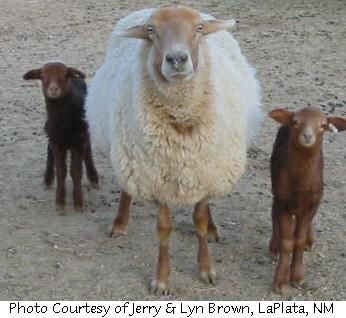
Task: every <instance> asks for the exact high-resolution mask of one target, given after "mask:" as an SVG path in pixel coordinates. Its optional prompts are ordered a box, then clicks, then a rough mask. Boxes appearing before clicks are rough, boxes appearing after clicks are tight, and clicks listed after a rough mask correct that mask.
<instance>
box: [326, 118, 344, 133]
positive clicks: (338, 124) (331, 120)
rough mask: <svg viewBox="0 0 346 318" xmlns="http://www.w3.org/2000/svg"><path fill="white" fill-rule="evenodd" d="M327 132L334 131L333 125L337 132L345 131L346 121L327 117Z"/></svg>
mask: <svg viewBox="0 0 346 318" xmlns="http://www.w3.org/2000/svg"><path fill="white" fill-rule="evenodd" d="M328 124H329V130H330V131H335V129H333V127H332V126H331V125H333V126H334V127H335V128H336V129H337V130H338V131H343V130H346V119H344V118H341V117H328Z"/></svg>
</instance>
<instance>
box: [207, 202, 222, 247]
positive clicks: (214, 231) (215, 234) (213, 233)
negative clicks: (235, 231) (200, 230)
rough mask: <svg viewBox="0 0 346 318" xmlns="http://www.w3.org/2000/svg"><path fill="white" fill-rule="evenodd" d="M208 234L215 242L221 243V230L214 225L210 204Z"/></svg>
mask: <svg viewBox="0 0 346 318" xmlns="http://www.w3.org/2000/svg"><path fill="white" fill-rule="evenodd" d="M208 234H209V236H210V237H212V238H213V239H214V240H215V242H220V233H219V229H218V228H217V226H216V225H215V223H214V220H213V217H212V215H211V210H210V206H209V204H208Z"/></svg>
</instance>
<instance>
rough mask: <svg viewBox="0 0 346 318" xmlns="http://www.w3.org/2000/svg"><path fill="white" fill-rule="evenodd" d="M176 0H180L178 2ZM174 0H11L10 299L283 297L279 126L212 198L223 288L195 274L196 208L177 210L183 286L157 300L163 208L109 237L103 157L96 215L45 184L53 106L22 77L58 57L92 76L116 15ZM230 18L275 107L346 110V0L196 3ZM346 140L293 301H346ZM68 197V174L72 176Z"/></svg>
mask: <svg viewBox="0 0 346 318" xmlns="http://www.w3.org/2000/svg"><path fill="white" fill-rule="evenodd" d="M176 2H177V1H176ZM163 3H166V1H149V0H148V1H146V0H141V1H125V0H118V1H117V0H103V1H98V0H85V1H82V0H75V1H68V0H61V1H53V0H27V1H25V2H24V1H22V0H0V12H1V19H0V74H1V75H0V107H1V112H0V136H1V137H0V160H1V161H0V202H1V203H0V216H1V222H0V300H9V299H12V300H15V299H16V300H21V299H22V300H35V299H40V300H56V299H64V300H84V299H88V300H153V299H177V300H208V299H209V300H278V299H282V297H281V296H278V295H276V294H274V293H273V292H272V290H271V283H272V279H273V273H274V268H275V263H273V262H272V260H271V258H270V257H269V253H268V241H269V238H270V233H271V221H270V206H271V192H270V176H269V169H268V167H269V157H270V151H271V147H272V143H273V140H274V133H275V131H276V129H277V125H276V124H275V123H274V122H272V121H270V120H268V119H267V118H266V119H265V120H264V123H263V127H262V130H261V134H260V137H259V139H258V142H257V144H256V145H257V148H256V150H255V151H252V152H250V153H249V161H248V170H247V173H246V174H245V175H244V177H243V178H242V180H241V182H240V183H239V185H238V186H237V187H236V188H235V189H234V191H233V192H232V193H231V194H230V195H228V196H227V197H225V198H223V199H221V200H217V201H214V202H213V205H212V207H213V214H214V217H215V220H216V222H217V223H218V224H219V226H220V230H221V234H222V241H221V243H210V248H211V250H212V253H213V257H214V260H215V267H216V270H217V272H218V277H219V280H218V283H217V285H215V286H207V285H204V284H203V283H202V282H200V281H199V279H198V275H197V261H196V253H197V238H196V234H195V230H194V226H193V222H192V207H186V208H180V209H175V210H174V221H175V231H174V233H173V235H172V239H171V246H170V252H171V255H172V275H171V287H172V294H171V295H170V296H167V297H163V296H153V295H150V294H149V292H148V282H149V279H150V278H151V277H152V274H153V273H154V268H155V266H156V258H157V253H158V250H157V247H158V240H157V238H156V218H155V217H156V212H157V209H156V207H155V206H152V205H150V204H147V203H141V202H136V203H135V205H134V206H133V207H132V212H133V214H132V220H131V224H130V227H129V231H128V235H127V236H126V237H120V238H116V239H114V238H108V237H107V235H106V234H107V229H108V226H109V225H110V223H111V222H112V220H113V217H114V215H115V212H116V209H117V206H118V199H119V187H118V186H117V183H116V180H115V177H114V174H113V171H112V169H111V167H110V165H109V163H108V160H107V159H105V158H103V157H101V156H100V155H99V154H98V153H97V152H96V151H95V152H96V153H95V157H96V164H97V168H98V170H99V173H100V175H101V186H102V187H101V189H100V190H99V191H95V190H90V188H89V186H88V184H87V182H86V180H85V179H84V191H85V196H86V200H87V206H86V208H85V211H84V212H82V213H80V212H75V211H74V210H73V208H72V205H71V198H70V196H69V200H68V208H67V214H66V215H64V216H60V215H58V213H57V212H56V211H55V208H54V191H53V190H51V191H46V190H44V188H43V186H42V176H43V168H44V162H45V148H46V139H45V136H44V133H43V124H44V117H45V109H44V104H43V98H42V95H41V88H40V85H39V83H38V82H30V83H28V82H24V81H23V80H22V75H23V74H24V73H25V72H26V71H27V70H28V69H30V68H35V67H38V66H40V65H42V64H43V63H44V62H45V61H47V60H52V59H58V60H62V61H65V62H66V63H68V64H71V65H73V66H75V67H78V68H80V69H82V70H84V71H85V72H86V73H87V74H88V78H89V80H90V79H91V78H92V76H93V74H94V73H95V71H96V70H97V68H98V67H99V66H100V64H101V63H102V60H103V57H104V53H105V49H106V45H107V39H108V37H109V34H110V32H111V30H112V28H113V25H114V23H115V22H116V21H117V20H118V19H119V18H120V17H122V16H124V15H126V14H128V13H129V12H131V11H133V10H136V9H140V8H144V7H149V6H157V5H160V4H163ZM185 4H189V5H191V6H193V7H195V8H197V9H200V10H203V11H205V12H209V13H212V14H214V15H215V16H217V17H219V18H228V17H232V18H236V19H239V20H240V24H239V26H238V27H237V29H236V30H235V31H233V33H234V34H235V37H236V38H237V39H238V40H239V42H240V45H241V48H242V50H243V52H244V54H245V55H246V56H247V57H248V59H249V60H250V62H251V63H252V64H253V65H254V66H255V68H256V69H257V70H258V78H259V80H260V82H261V85H262V90H263V109H264V111H265V112H267V111H268V110H270V109H272V108H274V107H277V106H287V107H290V108H292V109H297V108H300V107H305V106H307V105H313V106H317V107H322V108H323V109H324V110H325V111H327V112H329V113H332V114H334V115H344V116H346V96H345V93H346V85H345V78H346V63H345V62H346V56H345V52H346V40H345V38H346V20H345V16H346V2H345V1H344V0H339V1H337V0H329V1H312V0H309V1H301V0H299V1H297V0H295V1H293V0H292V1H283V0H280V1H278V0H271V1H250V0H237V1H233V0H232V1H231V0H224V1H211V0H195V1H185ZM345 136H346V135H342V134H338V135H329V136H328V137H327V138H326V140H325V157H326V170H325V182H326V184H327V186H326V189H325V195H324V199H323V203H322V205H321V207H320V209H319V212H318V215H317V217H316V219H315V224H316V232H317V247H316V250H314V251H313V252H312V253H309V254H306V264H307V266H306V267H307V274H306V285H305V286H304V288H303V289H302V290H297V289H292V290H291V293H290V294H289V295H288V296H286V297H283V299H296V300H345V299H346V248H345V246H346V214H345V207H346V196H345V191H346V173H345V172H346V169H345V158H346V138H345ZM68 193H69V195H71V181H70V179H68Z"/></svg>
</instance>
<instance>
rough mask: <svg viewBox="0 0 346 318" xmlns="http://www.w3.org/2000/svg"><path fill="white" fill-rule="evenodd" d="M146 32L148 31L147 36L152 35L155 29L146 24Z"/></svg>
mask: <svg viewBox="0 0 346 318" xmlns="http://www.w3.org/2000/svg"><path fill="white" fill-rule="evenodd" d="M147 30H148V33H149V34H154V32H155V28H154V26H153V25H151V24H148V25H147Z"/></svg>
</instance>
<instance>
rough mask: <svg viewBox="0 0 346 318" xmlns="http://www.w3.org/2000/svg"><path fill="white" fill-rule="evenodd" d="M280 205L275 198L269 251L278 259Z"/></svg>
mask: <svg viewBox="0 0 346 318" xmlns="http://www.w3.org/2000/svg"><path fill="white" fill-rule="evenodd" d="M279 212H280V211H279V206H278V203H277V199H276V198H275V197H274V198H273V204H272V226H273V229H272V231H273V232H272V237H271V240H270V244H269V252H270V254H271V256H272V258H274V259H277V258H278V256H279V249H280V230H279Z"/></svg>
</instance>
